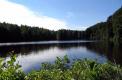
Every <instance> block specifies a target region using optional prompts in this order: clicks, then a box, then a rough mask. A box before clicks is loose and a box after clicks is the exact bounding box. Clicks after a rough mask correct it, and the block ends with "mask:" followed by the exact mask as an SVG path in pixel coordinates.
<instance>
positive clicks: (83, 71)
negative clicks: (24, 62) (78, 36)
mask: <svg viewBox="0 0 122 80" xmlns="http://www.w3.org/2000/svg"><path fill="white" fill-rule="evenodd" d="M69 64H70V66H67V65H69ZM25 79H26V80H121V79H122V68H121V67H120V66H118V65H115V64H112V63H104V64H100V63H97V62H96V61H93V60H87V59H84V60H76V61H74V62H71V63H69V59H68V58H67V56H65V57H64V58H63V59H61V58H59V57H57V60H56V61H55V63H54V64H49V63H43V65H42V69H41V70H39V71H33V72H31V73H29V74H28V75H27V76H26V78H25Z"/></svg>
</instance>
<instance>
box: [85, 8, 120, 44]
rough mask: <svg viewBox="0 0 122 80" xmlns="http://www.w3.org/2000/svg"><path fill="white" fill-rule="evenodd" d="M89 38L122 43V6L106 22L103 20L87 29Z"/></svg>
mask: <svg viewBox="0 0 122 80" xmlns="http://www.w3.org/2000/svg"><path fill="white" fill-rule="evenodd" d="M86 33H87V38H88V39H91V40H104V41H111V42H115V43H122V7H121V8H120V9H119V10H117V11H116V12H115V13H114V14H113V15H111V16H110V17H108V19H107V21H106V22H101V23H98V24H96V25H93V26H92V27H90V28H88V29H87V30H86Z"/></svg>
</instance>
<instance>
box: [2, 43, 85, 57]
mask: <svg viewBox="0 0 122 80" xmlns="http://www.w3.org/2000/svg"><path fill="white" fill-rule="evenodd" d="M83 44H84V43H83ZM83 44H79V43H75V44H74V43H67V44H36V45H14V46H1V47H0V56H1V57H6V56H9V54H8V53H9V52H11V51H14V52H15V54H17V55H18V54H22V55H28V54H30V53H35V54H36V53H37V52H39V51H44V50H48V49H50V48H54V47H58V48H59V49H62V50H64V49H70V48H74V47H79V46H83Z"/></svg>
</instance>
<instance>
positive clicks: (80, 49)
mask: <svg viewBox="0 0 122 80" xmlns="http://www.w3.org/2000/svg"><path fill="white" fill-rule="evenodd" d="M11 51H15V53H16V54H17V62H19V64H20V65H21V66H22V69H23V70H24V71H25V72H29V71H31V70H33V69H34V70H38V69H40V65H41V63H43V62H51V63H53V62H54V61H55V59H56V57H63V56H65V55H67V56H68V57H69V59H70V60H71V61H72V60H74V59H84V58H88V59H95V60H97V61H98V62H100V63H104V62H107V61H111V62H114V63H117V64H120V65H122V54H121V52H122V48H121V46H113V44H109V43H101V42H95V41H40V42H20V43H0V56H1V57H3V58H5V59H9V55H10V54H9V52H11Z"/></svg>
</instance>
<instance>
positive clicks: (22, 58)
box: [17, 46, 107, 72]
mask: <svg viewBox="0 0 122 80" xmlns="http://www.w3.org/2000/svg"><path fill="white" fill-rule="evenodd" d="M65 55H68V57H69V58H70V59H71V60H73V59H79V58H80V59H83V58H89V59H97V60H98V61H99V62H104V61H106V60H107V59H106V57H105V56H101V55H99V54H96V53H95V52H91V51H89V50H87V49H86V47H82V46H80V47H70V48H66V49H61V48H59V47H50V48H49V49H46V50H43V51H41V50H40V51H38V52H31V53H30V54H28V55H21V54H19V55H18V57H17V61H19V64H20V65H22V69H23V70H24V71H25V72H28V71H30V70H32V69H39V68H40V65H41V63H42V62H53V61H54V60H55V59H56V57H57V56H60V57H63V56H65Z"/></svg>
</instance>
